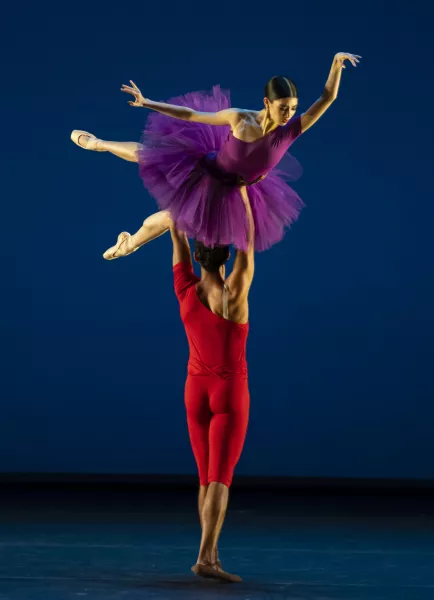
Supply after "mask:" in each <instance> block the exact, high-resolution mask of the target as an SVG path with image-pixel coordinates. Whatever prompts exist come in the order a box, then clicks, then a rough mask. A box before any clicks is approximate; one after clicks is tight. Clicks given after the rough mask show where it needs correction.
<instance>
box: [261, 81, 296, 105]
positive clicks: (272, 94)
mask: <svg viewBox="0 0 434 600" xmlns="http://www.w3.org/2000/svg"><path fill="white" fill-rule="evenodd" d="M264 95H265V97H266V98H268V99H269V100H270V101H271V102H274V100H280V99H281V98H298V91H297V86H296V85H295V83H294V82H293V81H292V79H289V77H282V76H281V75H277V76H276V77H272V78H271V79H270V81H269V82H268V83H267V85H266V86H265V89H264Z"/></svg>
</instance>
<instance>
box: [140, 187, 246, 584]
mask: <svg viewBox="0 0 434 600" xmlns="http://www.w3.org/2000/svg"><path fill="white" fill-rule="evenodd" d="M241 197H242V202H243V205H244V206H245V210H246V215H247V221H248V247H247V250H246V251H245V252H244V251H241V250H238V251H237V253H236V256H235V260H234V266H233V269H232V272H231V274H230V275H229V277H227V278H226V279H225V262H226V261H227V259H228V258H229V247H228V246H223V247H222V246H215V247H214V248H209V247H205V246H204V245H203V244H202V243H201V242H198V241H195V253H194V257H195V259H196V261H197V262H198V263H199V264H200V266H201V277H200V279H199V278H198V277H196V275H195V274H194V272H193V267H192V261H191V254H190V246H189V243H188V239H187V236H186V235H185V233H181V232H180V231H179V230H178V229H176V227H175V226H174V224H173V221H172V220H171V218H170V216H169V213H168V212H164V213H161V219H162V220H164V221H165V224H166V226H167V227H168V228H170V231H171V235H172V240H173V272H174V284H175V293H176V296H177V298H178V301H179V304H180V312H181V318H182V321H183V323H184V327H185V331H186V334H187V338H188V343H189V348H190V356H189V361H188V375H187V381H186V385H185V406H186V411H187V424H188V430H189V435H190V440H191V445H192V449H193V453H194V456H195V459H196V463H197V467H198V472H199V480H200V488H199V515H200V522H201V526H202V538H201V544H200V550H199V556H198V559H197V563H196V564H195V565H194V566H193V567H192V571H193V572H194V573H195V574H196V575H198V576H201V577H212V578H217V579H222V580H225V581H229V582H236V581H241V578H240V577H238V576H237V575H232V574H229V573H227V572H225V571H224V570H223V568H222V565H221V562H220V560H219V557H218V549H217V546H218V539H219V535H220V531H221V529H222V526H223V521H224V518H225V514H226V509H227V505H228V496H229V487H230V485H231V482H232V477H233V472H234V468H235V465H236V464H237V462H238V460H239V457H240V455H241V452H242V449H243V445H244V439H245V436H246V431H247V422H248V418H249V404H250V397H249V389H248V382H247V362H246V342H247V336H248V331H249V325H248V303H247V297H248V293H249V289H250V285H251V283H252V279H253V270H254V223H253V217H252V212H251V208H250V204H249V200H248V196H247V192H246V188H245V187H243V188H241ZM149 236H150V238H152V230H151V229H149ZM146 241H149V240H145V242H146Z"/></svg>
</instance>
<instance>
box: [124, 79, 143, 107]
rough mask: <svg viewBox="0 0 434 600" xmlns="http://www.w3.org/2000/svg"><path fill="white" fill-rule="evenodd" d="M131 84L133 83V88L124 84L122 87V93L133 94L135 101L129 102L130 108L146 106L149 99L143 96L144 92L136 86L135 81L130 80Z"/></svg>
mask: <svg viewBox="0 0 434 600" xmlns="http://www.w3.org/2000/svg"><path fill="white" fill-rule="evenodd" d="M130 83H131V86H129V85H125V84H122V87H121V92H125V93H126V94H131V95H132V96H134V100H130V101H129V102H128V104H129V105H130V106H139V107H143V106H146V102H148V99H147V98H144V97H143V96H142V92H141V91H140V90H139V88H138V87H137V86H136V84H135V83H134V81H131V79H130Z"/></svg>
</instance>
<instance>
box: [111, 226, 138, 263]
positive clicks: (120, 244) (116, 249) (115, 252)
mask: <svg viewBox="0 0 434 600" xmlns="http://www.w3.org/2000/svg"><path fill="white" fill-rule="evenodd" d="M130 237H131V234H130V233H128V231H123V232H122V233H120V234H119V235H118V239H117V242H116V244H115V245H114V246H112V247H111V248H109V249H108V250H106V251H105V252H104V254H103V255H102V256H103V258H104V259H105V260H115V259H116V258H121V257H122V256H128V255H129V254H132V253H133V252H135V251H136V250H137V248H134V249H133V250H129V249H128V248H127V247H126V246H124V244H125V242H126V241H127V240H128V239H129V238H130Z"/></svg>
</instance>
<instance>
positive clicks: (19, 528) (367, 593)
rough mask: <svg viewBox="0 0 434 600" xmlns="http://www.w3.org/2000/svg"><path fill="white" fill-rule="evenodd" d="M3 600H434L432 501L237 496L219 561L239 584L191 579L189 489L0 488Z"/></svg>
mask: <svg viewBox="0 0 434 600" xmlns="http://www.w3.org/2000/svg"><path fill="white" fill-rule="evenodd" d="M0 492H1V506H0V528H1V530H0V531H1V535H0V599H1V600H6V599H7V600H34V599H35V600H36V599H38V600H64V599H67V598H68V599H70V598H88V599H104V600H114V599H119V600H132V599H133V598H134V599H138V598H158V599H160V598H161V599H162V598H165V599H173V600H176V599H177V598H179V599H182V598H186V599H189V600H195V599H196V598H201V599H206V600H213V599H216V598H239V599H246V600H249V599H254V598H258V599H262V600H266V599H271V598H274V599H283V598H288V599H291V600H302V599H303V600H307V599H309V600H313V599H315V600H337V599H339V600H341V599H354V600H386V599H387V600H389V599H394V600H401V599H402V600H434V507H433V496H432V493H431V494H425V495H421V494H420V493H418V495H416V492H414V493H412V494H411V495H410V494H408V495H404V494H402V493H401V494H398V493H391V492H387V493H384V492H383V493H381V494H380V493H378V494H377V495H375V494H373V493H368V492H366V491H365V492H363V491H354V492H353V493H349V492H346V493H343V492H339V491H335V492H333V493H332V492H329V493H326V492H315V491H314V490H310V491H306V492H304V493H302V492H300V491H294V490H292V491H291V490H281V491H279V490H277V489H273V490H269V491H267V490H259V491H258V490H256V491H254V490H249V489H234V491H233V494H232V498H231V503H230V510H229V514H228V518H227V521H226V524H225V527H224V530H223V534H222V538H221V544H220V552H221V558H222V561H223V565H224V567H225V568H226V569H227V570H229V571H232V572H235V573H238V574H239V575H241V577H243V579H244V581H243V583H240V584H232V585H231V584H222V583H215V582H212V581H204V580H200V579H197V578H195V576H194V575H193V574H192V573H190V566H191V565H192V564H193V563H194V562H195V559H196V556H197V550H198V542H199V526H198V520H197V515H196V510H195V508H196V496H195V490H193V489H190V488H183V487H178V488H159V489H155V488H148V489H146V488H126V489H125V488H121V489H119V488H113V487H103V488H99V489H89V488H76V487H75V488H74V487H70V486H64V487H63V488H62V487H60V488H59V487H58V488H55V487H51V488H41V489H39V490H38V489H37V488H36V489H35V488H34V487H33V488H31V487H21V488H20V487H19V486H18V487H16V486H15V487H14V488H11V487H3V488H0Z"/></svg>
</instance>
